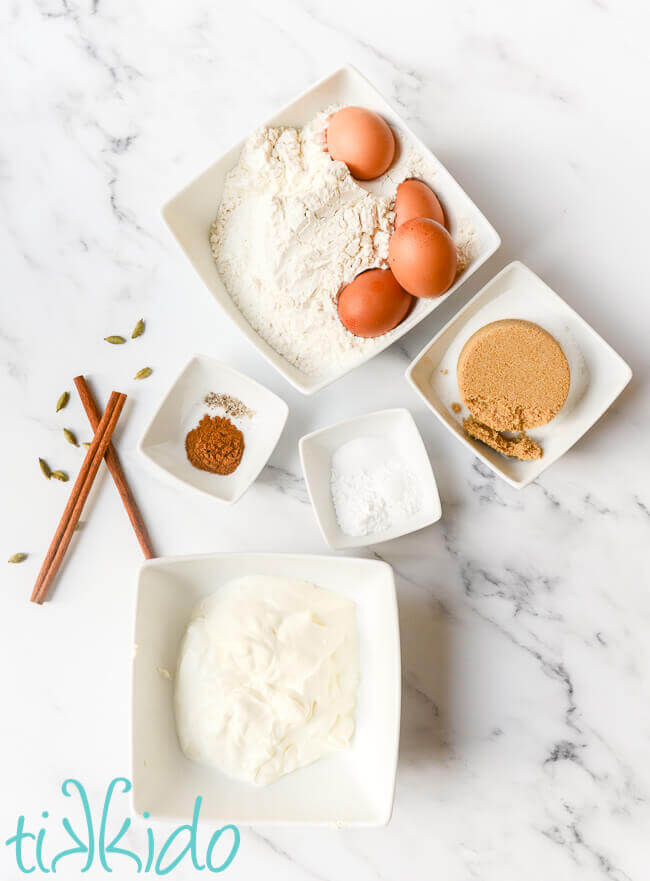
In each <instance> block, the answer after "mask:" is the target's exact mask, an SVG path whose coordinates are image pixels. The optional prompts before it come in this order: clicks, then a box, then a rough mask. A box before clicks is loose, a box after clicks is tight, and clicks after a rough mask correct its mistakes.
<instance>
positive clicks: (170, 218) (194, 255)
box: [163, 65, 501, 394]
mask: <svg viewBox="0 0 650 881" xmlns="http://www.w3.org/2000/svg"><path fill="white" fill-rule="evenodd" d="M332 104H359V105H362V106H364V107H367V108H369V109H371V110H375V111H376V112H377V113H379V114H381V115H382V116H383V117H384V118H385V119H386V120H387V121H388V123H389V124H390V125H391V126H392V127H393V129H394V130H395V131H396V133H397V135H398V138H399V135H400V133H403V134H404V135H405V136H406V137H408V138H409V140H410V141H411V142H412V144H413V145H414V146H415V147H416V148H417V149H419V150H420V151H421V152H422V154H423V156H424V158H425V161H426V163H427V166H429V167H431V169H432V173H433V174H434V175H435V190H436V193H437V195H438V196H439V198H440V200H441V202H442V204H443V205H444V207H445V211H446V214H447V217H448V219H449V221H450V223H451V224H452V227H453V224H454V222H456V221H457V220H458V219H460V218H462V220H463V222H467V223H469V224H470V225H471V226H472V228H473V230H474V233H475V235H476V241H477V245H476V249H475V254H474V258H473V259H472V262H471V263H470V265H469V266H468V268H467V269H466V270H465V271H464V272H463V273H462V274H461V275H460V276H459V278H458V279H457V281H456V282H455V283H454V284H453V285H452V287H451V288H450V289H449V290H448V291H447V292H446V293H445V294H444V295H443V296H442V297H437V298H433V299H429V300H418V301H417V303H416V305H415V307H414V308H413V309H412V311H411V313H410V315H409V316H408V317H407V318H406V320H405V321H403V322H402V324H400V325H399V326H398V327H397V328H396V329H395V330H394V331H392V332H391V333H389V334H386V336H385V338H384V341H383V342H384V344H383V345H381V346H379V347H377V348H376V349H374V350H373V351H372V352H370V353H368V354H366V355H365V356H362V357H360V358H359V360H358V361H355V362H354V363H353V364H352V365H349V364H346V365H345V366H343V367H342V368H341V369H337V370H334V371H332V372H331V373H328V374H326V375H322V374H320V375H317V376H311V375H308V374H305V373H302V372H301V371H300V370H298V369H297V368H296V367H294V366H293V365H291V364H289V362H288V361H286V360H285V359H284V358H283V357H282V356H281V355H279V354H278V353H277V352H276V351H275V350H274V349H272V348H271V346H269V345H268V343H267V342H266V341H265V340H263V339H262V337H261V336H260V335H259V334H258V333H257V332H256V331H255V330H253V328H252V327H251V325H250V324H249V323H248V321H247V320H246V319H245V318H244V316H243V315H242V313H241V312H240V311H239V309H238V308H237V306H236V305H235V304H234V302H233V301H232V299H231V298H230V296H229V294H228V292H227V291H226V289H225V287H224V285H223V282H222V281H221V277H220V275H219V272H218V270H217V266H216V263H215V260H214V257H213V255H212V251H211V249H210V242H209V230H210V225H211V224H212V221H213V220H214V218H215V216H216V213H217V209H218V207H219V204H220V202H221V196H222V193H223V186H224V181H225V178H226V175H227V173H228V172H229V171H230V170H231V169H232V168H233V167H234V166H235V165H236V164H237V161H238V159H239V154H240V153H241V150H242V147H243V145H244V141H243V140H242V141H240V142H239V143H238V144H236V145H235V146H234V147H233V148H232V149H230V150H228V152H227V153H225V154H224V155H223V156H221V157H220V158H219V159H217V161H216V162H215V163H214V164H213V165H211V166H210V168H208V169H207V170H206V171H204V172H203V173H202V174H200V175H199V176H198V177H197V178H196V179H195V180H193V181H192V182H191V183H190V184H188V185H187V186H186V187H185V188H184V189H183V190H181V192H180V193H178V195H176V196H174V197H173V198H172V199H171V200H170V201H169V202H168V203H167V204H166V205H165V206H164V207H163V217H164V219H165V221H166V222H167V225H168V226H169V228H170V230H171V231H172V233H173V235H174V236H175V238H176V240H177V241H178V243H179V245H180V246H181V248H182V249H183V251H184V252H185V255H186V256H187V258H188V259H189V261H190V263H191V264H192V266H193V267H194V269H195V270H196V271H197V272H198V274H199V275H200V277H201V278H202V279H203V282H204V283H205V285H206V287H207V288H208V290H209V291H210V293H211V294H212V297H213V298H214V300H215V301H216V303H217V304H218V305H219V306H220V307H221V308H222V309H223V310H224V312H225V313H226V314H227V315H228V316H229V317H230V318H231V319H232V320H233V321H234V323H235V324H236V325H237V327H238V328H239V329H240V330H241V332H242V333H243V334H244V336H245V337H246V338H247V339H248V340H250V342H251V343H252V344H253V345H254V346H255V347H256V348H257V349H258V351H259V352H261V354H262V355H263V356H264V357H265V358H266V359H267V361H268V362H269V363H270V364H272V365H273V366H274V367H275V369H276V370H277V371H278V372H279V373H281V374H282V375H283V376H284V377H285V379H287V380H288V381H289V382H290V383H291V384H292V385H293V386H294V387H295V388H297V389H298V390H299V391H301V392H303V393H304V394H312V393H314V392H316V391H318V390H319V389H322V388H324V387H325V386H326V385H329V383H331V382H333V381H334V380H336V379H338V378H339V377H341V376H343V375H344V374H345V373H347V372H348V371H349V370H351V369H353V367H358V366H359V365H361V364H363V363H365V362H366V361H367V360H369V359H370V358H372V357H374V356H375V355H377V354H379V352H381V351H383V349H385V348H386V347H387V346H389V345H390V344H391V343H393V342H395V341H396V340H398V339H400V337H403V336H404V334H406V333H408V332H409V330H411V329H412V328H413V327H415V325H416V324H418V323H419V322H420V321H422V319H423V318H425V317H426V316H427V315H429V314H430V313H431V312H432V311H433V310H434V309H437V308H438V306H439V305H440V304H441V303H442V302H444V301H445V300H446V299H447V298H448V297H450V296H452V295H453V293H454V292H455V291H456V290H458V288H459V287H460V286H461V285H462V284H464V283H465V282H466V281H467V279H469V278H470V276H471V275H472V274H473V273H474V272H475V271H476V270H477V269H478V268H479V266H481V265H482V264H483V263H485V261H486V260H487V259H488V258H489V257H490V256H491V255H492V254H494V252H495V251H496V250H497V248H498V247H499V245H500V243H501V240H500V238H499V236H498V235H497V233H496V231H495V230H494V228H493V227H492V226H491V225H490V224H489V223H488V221H487V219H486V218H485V217H484V216H483V214H481V212H480V211H479V209H478V208H477V207H476V205H475V204H474V203H473V202H472V200H471V199H470V198H469V196H468V195H467V194H466V193H465V192H464V190H463V189H462V188H461V187H460V185H459V184H458V183H457V182H456V180H455V179H454V178H453V177H452V176H451V174H450V173H449V172H448V171H447V169H446V168H445V167H444V166H443V165H442V163H441V162H439V161H438V159H436V157H435V156H434V155H433V153H432V152H431V151H430V150H429V149H428V148H427V147H426V146H425V145H424V144H423V143H422V142H421V141H420V140H419V139H418V138H417V137H416V136H415V135H414V134H413V132H412V131H411V130H410V129H409V127H408V126H407V124H406V123H405V122H404V120H403V119H402V118H401V117H400V116H399V114H397V113H396V112H395V110H393V108H392V107H391V106H390V104H389V103H388V102H387V101H386V100H385V99H384V98H383V97H382V96H381V95H380V94H379V92H378V91H377V90H376V89H375V88H374V87H373V86H372V85H371V84H370V83H369V82H368V80H366V79H365V77H363V76H362V75H361V74H360V73H359V72H358V71H357V70H355V69H354V68H353V67H350V66H349V65H348V66H346V67H344V68H341V69H340V70H337V71H336V73H334V74H332V75H331V76H328V77H326V78H325V79H323V80H321V81H320V82H319V83H316V85H315V86H312V88H311V89H309V90H308V91H306V92H304V93H303V94H302V95H300V96H299V97H298V98H296V99H295V100H294V101H292V102H291V104H288V105H287V106H286V107H284V108H283V109H282V110H280V111H279V112H278V113H276V114H275V115H274V116H273V117H271V119H267V120H266V121H265V122H264V123H262V124H263V125H292V126H302V125H305V124H306V123H307V122H309V121H310V120H311V119H312V118H313V117H314V116H315V115H316V114H317V113H318V112H320V111H321V110H324V109H326V108H327V107H329V106H331V105H332ZM358 183H360V184H361V185H364V186H366V185H367V186H368V187H369V188H374V187H373V186H372V185H373V184H375V183H376V182H370V184H366V183H364V182H363V181H359V182H358ZM452 232H453V228H452Z"/></svg>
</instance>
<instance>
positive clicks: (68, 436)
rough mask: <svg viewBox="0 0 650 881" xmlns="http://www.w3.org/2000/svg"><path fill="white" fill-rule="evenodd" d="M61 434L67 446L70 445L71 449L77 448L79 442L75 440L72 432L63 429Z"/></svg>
mask: <svg viewBox="0 0 650 881" xmlns="http://www.w3.org/2000/svg"><path fill="white" fill-rule="evenodd" d="M63 434H64V436H65V439H66V440H67V442H68V443H69V444H72V446H73V447H78V446H79V441H78V440H77V438H76V436H75V433H74V431H70V429H69V428H64V429H63Z"/></svg>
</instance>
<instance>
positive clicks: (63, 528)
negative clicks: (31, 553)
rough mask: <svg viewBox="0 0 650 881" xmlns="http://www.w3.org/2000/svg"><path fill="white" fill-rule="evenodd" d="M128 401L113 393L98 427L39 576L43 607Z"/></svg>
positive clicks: (37, 593)
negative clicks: (125, 403)
mask: <svg viewBox="0 0 650 881" xmlns="http://www.w3.org/2000/svg"><path fill="white" fill-rule="evenodd" d="M125 401H126V395H123V394H118V392H112V393H111V396H110V399H109V401H108V404H107V406H106V409H105V410H104V413H103V415H102V418H101V419H100V421H99V425H98V426H97V431H96V432H95V436H94V437H93V440H92V443H91V444H90V449H89V450H88V452H87V454H86V458H85V459H84V461H83V463H82V465H81V468H80V470H79V474H78V475H77V479H76V480H75V483H74V486H73V487H72V491H71V493H70V498H69V499H68V503H67V504H66V506H65V509H64V511H63V516H62V517H61V520H60V522H59V525H58V527H57V530H56V532H55V533H54V538H53V539H52V542H51V544H50V547H49V548H48V551H47V554H46V555H45V560H44V561H43V565H42V566H41V570H40V572H39V573H38V577H37V579H36V583H35V584H34V589H33V591H32V595H31V601H32V602H33V603H39V604H40V603H43V602H44V601H45V599H46V597H47V594H48V591H49V589H50V586H51V584H52V582H53V580H54V578H55V576H56V573H57V572H58V570H59V567H60V566H61V563H62V562H63V558H64V556H65V553H66V551H67V549H68V546H69V544H70V542H71V541H72V536H73V535H74V531H75V529H76V527H77V523H78V522H79V518H80V517H81V514H82V511H83V509H84V505H85V504H86V499H87V498H88V495H89V493H90V490H91V488H92V485H93V482H94V480H95V477H96V476H97V471H98V470H99V466H100V465H101V463H102V459H103V458H104V455H105V453H106V450H107V448H108V445H109V443H110V440H111V436H112V434H113V432H114V431H115V427H116V425H117V420H118V419H119V418H120V413H121V412H122V407H123V406H124V402H125Z"/></svg>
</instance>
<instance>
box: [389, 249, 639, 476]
mask: <svg viewBox="0 0 650 881" xmlns="http://www.w3.org/2000/svg"><path fill="white" fill-rule="evenodd" d="M502 318H524V319H527V320H528V321H534V322H536V323H537V324H539V325H541V327H543V328H545V329H546V330H547V331H548V332H549V333H550V334H552V335H553V336H554V337H555V339H556V340H557V341H558V343H559V344H560V345H561V347H562V349H563V351H564V354H565V355H566V357H567V360H568V362H569V368H570V370H571V387H570V389H569V395H568V397H567V400H566V403H565V405H564V407H563V408H562V410H561V411H560V412H559V413H558V415H557V416H556V417H555V419H553V420H552V422H550V423H549V424H548V425H545V426H543V427H542V428H536V429H534V430H531V432H530V436H531V437H532V438H533V439H534V440H537V441H539V442H540V443H541V445H542V447H543V449H544V455H543V456H542V458H541V459H537V460H535V461H531V462H519V461H517V460H516V459H509V458H506V457H505V456H501V455H500V454H499V453H497V452H496V451H495V450H492V449H490V447H488V446H486V445H485V444H482V443H480V442H479V441H475V440H473V439H472V438H469V437H468V436H467V435H466V434H465V432H464V431H463V426H462V419H463V416H467V415H468V413H467V411H466V410H465V409H464V408H463V410H462V411H461V412H460V413H459V414H455V413H453V412H452V410H451V405H452V403H453V402H460V396H459V393H458V384H457V381H456V364H457V362H458V356H459V354H460V351H461V349H462V347H463V346H464V345H465V343H466V342H467V340H468V339H469V337H470V336H472V334H473V333H475V332H476V331H477V330H478V329H479V328H480V327H483V325H485V324H488V323H489V322H491V321H498V320H499V319H502ZM406 376H407V379H408V381H409V382H410V383H411V385H412V386H413V388H414V389H415V390H416V391H417V392H418V393H419V394H420V395H421V396H422V398H423V399H424V400H425V402H426V403H427V404H428V406H429V408H430V409H431V410H432V411H433V412H434V413H435V415H436V416H437V417H438V419H440V421H441V422H442V423H443V425H446V426H447V428H448V429H449V430H450V431H452V432H453V433H454V434H455V435H456V437H458V439H459V440H460V441H461V443H463V444H464V445H465V446H466V447H467V448H468V449H469V450H471V452H472V453H473V454H474V455H475V456H478V458H479V459H481V461H483V462H485V464H486V465H488V466H489V467H490V468H492V469H493V471H496V473H497V474H499V475H500V476H501V477H503V479H504V480H506V481H507V482H508V483H509V484H510V485H511V486H514V487H516V488H521V487H524V486H527V485H528V484H529V483H531V481H533V480H535V478H537V477H539V475H540V474H541V473H542V472H543V471H544V470H545V469H546V468H548V467H549V465H552V464H553V462H555V461H557V459H559V458H560V456H562V455H563V454H564V453H566V451H567V450H568V449H569V448H570V447H572V446H573V444H574V443H575V442H576V441H577V440H579V438H581V437H582V435H583V434H584V433H585V432H586V431H588V429H589V428H591V426H592V425H593V424H594V423H595V422H596V421H597V420H598V419H599V418H600V417H601V416H602V414H603V413H604V412H605V410H607V408H608V407H609V406H610V405H611V404H612V403H613V402H614V401H615V400H616V398H617V397H618V396H619V395H620V393H621V392H622V391H623V389H624V388H625V386H626V385H627V384H628V382H629V381H630V378H631V376H632V371H631V370H630V368H629V367H628V365H627V364H626V363H625V361H623V359H622V358H621V357H620V355H617V353H616V352H615V351H614V350H613V349H612V348H611V346H609V345H608V344H607V343H606V342H605V341H604V340H603V339H602V337H600V336H598V334H597V333H596V331H595V330H594V329H593V328H592V327H590V326H589V325H588V324H587V322H586V321H584V319H582V318H581V317H580V316H579V315H578V314H577V313H576V312H574V311H573V309H571V307H570V306H568V305H567V303H565V302H564V300H562V299H561V297H559V296H558V295H557V294H556V293H555V292H554V291H552V290H551V289H550V288H549V287H548V285H546V284H545V283H544V282H543V281H542V280H541V278H539V277H538V276H537V275H535V273H534V272H532V270H530V269H528V267H526V266H524V264H523V263H519V262H517V261H515V262H514V263H510V264H509V265H508V266H506V267H505V268H504V269H502V270H501V272H500V273H499V274H498V275H496V276H495V277H494V278H493V279H492V280H491V281H489V282H488V283H487V284H486V285H485V287H484V288H483V289H482V290H480V291H479V292H478V293H477V294H476V296H475V297H473V298H472V299H471V300H470V301H469V303H468V304H467V305H466V306H465V307H464V308H463V309H461V311H460V312H459V313H458V314H457V315H456V316H455V317H454V318H452V320H451V321H450V322H449V323H448V324H447V325H445V327H443V328H442V330H441V331H440V333H438V334H437V335H436V336H435V337H434V338H433V339H432V340H431V342H430V343H427V345H426V346H425V347H424V349H422V351H421V352H420V354H419V355H418V356H417V358H415V360H414V361H413V363H412V364H411V365H410V367H409V368H408V370H407V371H406Z"/></svg>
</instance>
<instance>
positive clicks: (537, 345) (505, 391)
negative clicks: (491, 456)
mask: <svg viewBox="0 0 650 881" xmlns="http://www.w3.org/2000/svg"><path fill="white" fill-rule="evenodd" d="M569 385H570V371H569V364H568V361H567V359H566V357H565V355H564V352H563V351H562V349H561V348H560V346H559V344H558V343H557V341H556V340H555V339H554V338H553V337H552V336H551V335H550V333H548V332H547V331H545V330H544V328H542V327H540V326H539V325H538V324H533V323H532V322H531V321H523V320H522V319H519V318H506V319H504V320H502V321H493V322H492V323H491V324H486V325H485V327H482V328H481V329H480V330H477V331H476V333H475V334H473V336H471V337H470V338H469V339H468V340H467V342H466V343H465V345H464V346H463V349H462V351H461V353H460V356H459V358H458V388H459V391H460V396H461V398H462V400H463V403H464V404H465V406H466V407H467V409H468V410H469V411H470V413H471V414H472V416H474V417H475V420H477V421H478V422H482V423H483V424H484V425H485V426H487V427H488V428H492V429H495V430H496V431H524V430H526V429H528V428H536V427H537V426H540V425H546V423H547V422H550V421H551V419H553V417H554V416H556V415H557V413H558V412H559V411H560V410H561V409H562V407H563V406H564V402H565V401H566V398H567V395H568V393H569ZM531 443H532V442H531ZM506 455H509V454H506ZM527 458H530V457H529V456H527ZM533 458H538V457H537V456H535V457H533Z"/></svg>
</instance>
